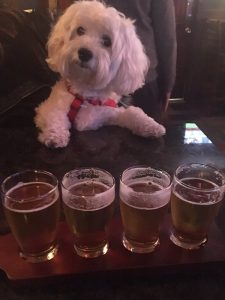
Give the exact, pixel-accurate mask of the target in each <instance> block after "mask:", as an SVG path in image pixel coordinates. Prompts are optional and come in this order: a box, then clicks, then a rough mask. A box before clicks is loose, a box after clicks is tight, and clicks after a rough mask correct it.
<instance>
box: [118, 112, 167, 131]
mask: <svg viewBox="0 0 225 300" xmlns="http://www.w3.org/2000/svg"><path fill="white" fill-rule="evenodd" d="M123 117H124V121H125V122H126V123H127V124H129V125H128V128H130V129H131V131H132V132H133V133H134V134H136V135H139V136H143V137H151V136H154V137H160V136H162V135H164V134H165V133H166V129H165V127H164V126H163V125H161V124H159V123H157V122H156V121H155V120H154V119H152V118H151V117H149V116H148V115H147V114H145V113H144V111H143V110H142V109H141V108H139V107H134V106H130V107H128V108H127V109H126V110H125V114H124V116H123Z"/></svg>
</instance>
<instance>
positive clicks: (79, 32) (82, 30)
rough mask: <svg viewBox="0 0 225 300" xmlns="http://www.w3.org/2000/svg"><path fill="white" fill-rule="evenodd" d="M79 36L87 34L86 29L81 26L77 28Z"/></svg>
mask: <svg viewBox="0 0 225 300" xmlns="http://www.w3.org/2000/svg"><path fill="white" fill-rule="evenodd" d="M77 34H78V35H84V34H85V29H84V28H83V27H81V26H79V27H78V28H77Z"/></svg>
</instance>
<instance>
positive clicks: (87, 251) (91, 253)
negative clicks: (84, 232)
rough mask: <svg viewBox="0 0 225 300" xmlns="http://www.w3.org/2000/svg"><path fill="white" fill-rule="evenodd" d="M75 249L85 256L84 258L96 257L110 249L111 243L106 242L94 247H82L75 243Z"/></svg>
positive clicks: (78, 253)
mask: <svg viewBox="0 0 225 300" xmlns="http://www.w3.org/2000/svg"><path fill="white" fill-rule="evenodd" d="M74 249H75V251H76V253H77V255H79V256H81V257H84V258H95V257H99V256H102V255H104V254H106V253H107V252H108V250H109V244H108V243H106V244H105V245H103V246H102V245H101V247H94V248H87V247H85V248H80V247H77V246H76V245H74Z"/></svg>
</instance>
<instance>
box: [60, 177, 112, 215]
mask: <svg viewBox="0 0 225 300" xmlns="http://www.w3.org/2000/svg"><path fill="white" fill-rule="evenodd" d="M84 183H85V182H82V184H84ZM79 185H80V183H78V184H74V185H72V186H70V187H69V188H68V189H65V188H64V187H62V197H63V202H64V203H65V204H66V205H67V206H69V207H70V208H72V209H79V210H85V211H94V210H98V209H102V208H104V207H106V206H109V205H110V204H111V203H112V202H113V201H114V198H115V188H114V187H110V188H109V189H108V186H107V185H104V184H103V183H99V182H98V185H101V186H103V187H105V188H107V190H106V191H104V192H102V193H96V194H94V195H91V196H89V195H88V196H84V195H74V194H72V193H71V192H70V190H71V189H73V188H74V187H76V186H79Z"/></svg>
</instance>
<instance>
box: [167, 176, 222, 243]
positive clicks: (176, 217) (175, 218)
mask: <svg viewBox="0 0 225 300" xmlns="http://www.w3.org/2000/svg"><path fill="white" fill-rule="evenodd" d="M180 182H181V184H177V185H175V187H174V191H173V192H172V195H171V215H172V222H173V227H174V232H173V234H174V236H175V237H177V239H179V240H180V241H181V243H182V242H184V243H190V245H191V244H204V243H205V242H206V241H207V232H208V230H209V227H210V225H211V223H212V221H213V219H214V218H215V216H216V214H217V212H218V210H219V207H220V202H221V201H220V200H221V192H220V190H219V187H218V186H217V185H216V184H215V183H212V182H210V181H209V180H205V179H201V178H183V179H181V180H180ZM188 187H189V188H188ZM192 188H193V189H192ZM207 190H209V192H208V193H207V192H206V191H207ZM209 195H210V196H209Z"/></svg>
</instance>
